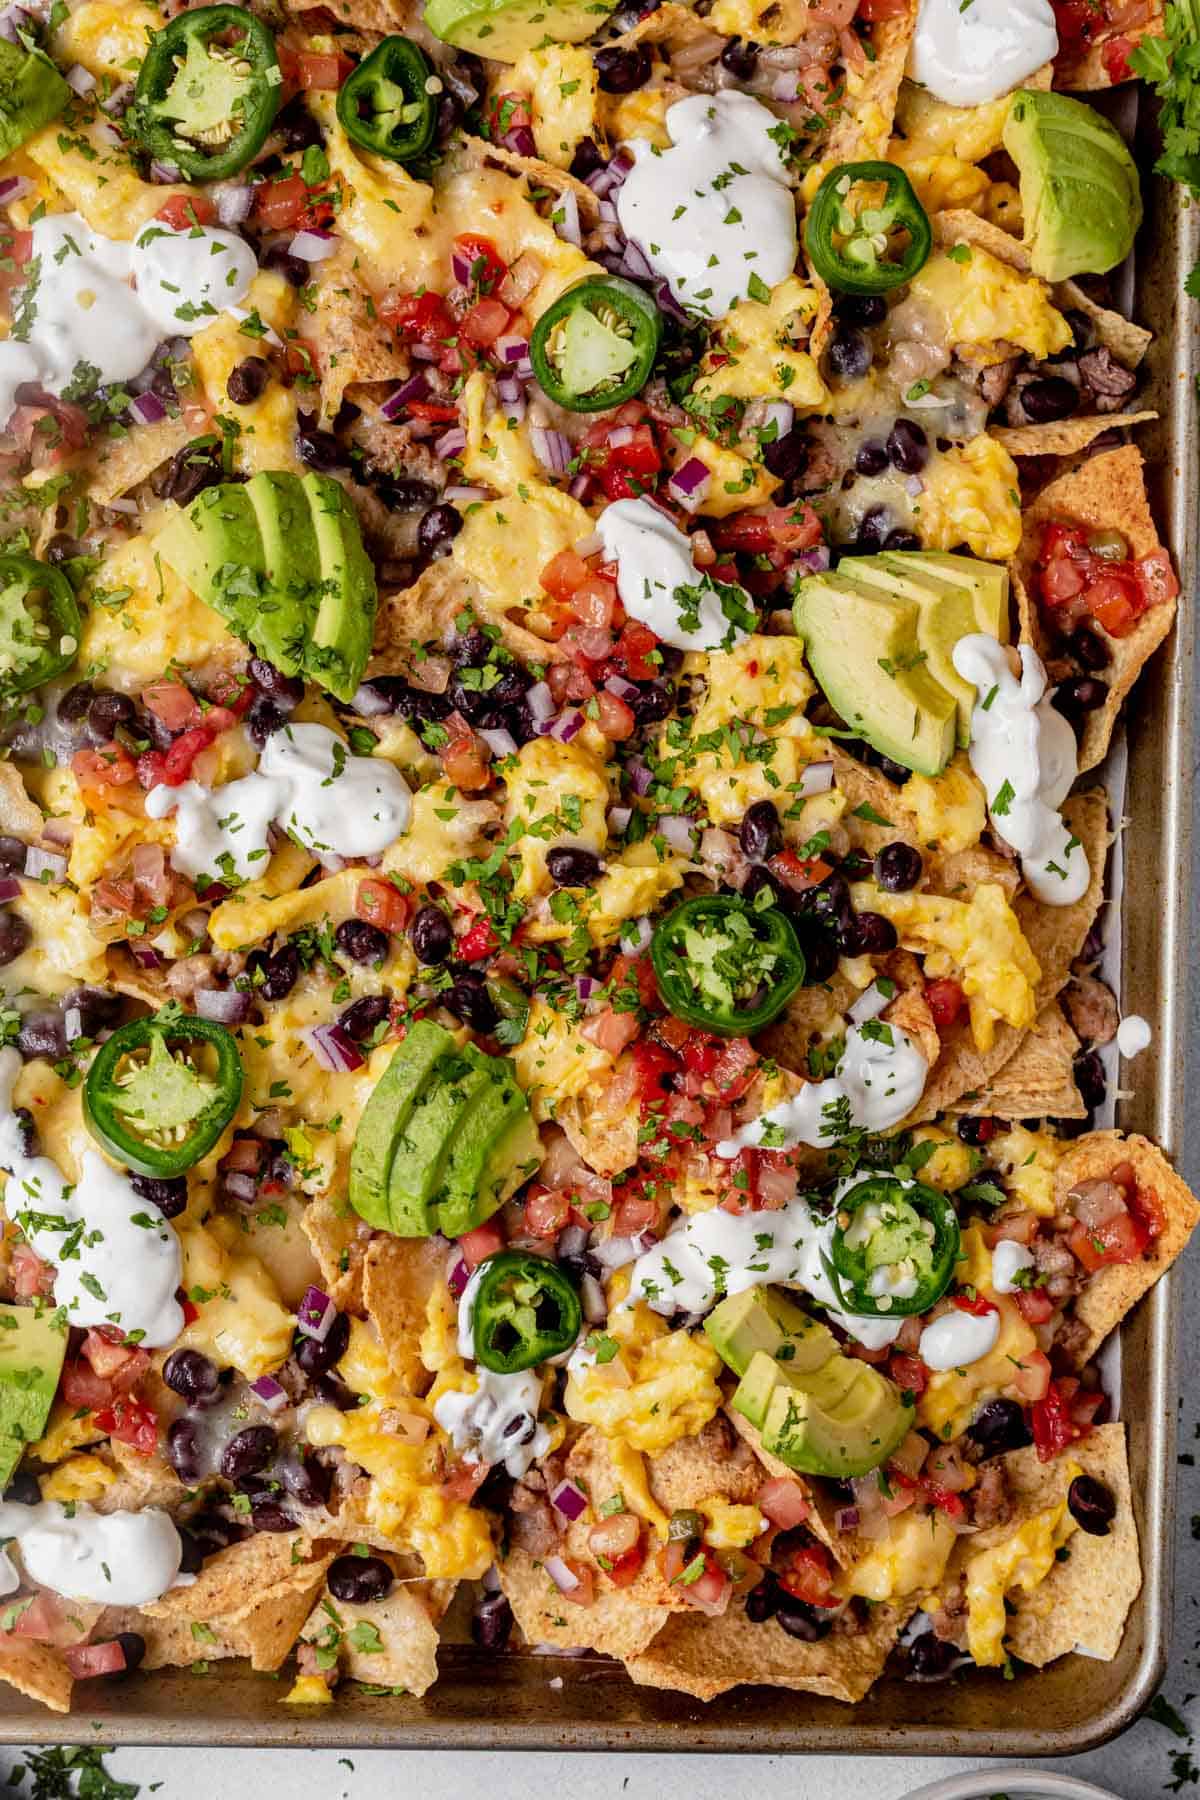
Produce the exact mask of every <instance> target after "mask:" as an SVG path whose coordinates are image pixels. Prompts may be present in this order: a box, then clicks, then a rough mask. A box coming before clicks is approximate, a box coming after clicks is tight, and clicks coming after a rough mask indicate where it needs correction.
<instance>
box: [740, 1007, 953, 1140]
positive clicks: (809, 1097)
mask: <svg viewBox="0 0 1200 1800" xmlns="http://www.w3.org/2000/svg"><path fill="white" fill-rule="evenodd" d="M928 1075H929V1064H928V1063H927V1062H926V1061H925V1058H924V1057H923V1056H922V1055H921V1052H920V1051H919V1050H918V1049H917V1046H916V1045H915V1044H914V1043H913V1041H912V1039H911V1038H910V1037H909V1035H908V1033H907V1032H906V1031H902V1030H901V1029H900V1027H899V1026H898V1025H888V1024H885V1023H880V1022H877V1021H875V1020H868V1021H866V1022H865V1024H863V1025H852V1026H851V1027H850V1029H849V1031H847V1033H846V1048H845V1050H844V1051H843V1052H842V1060H841V1062H840V1063H839V1064H838V1068H837V1073H836V1074H835V1075H832V1076H830V1077H829V1079H828V1080H826V1081H807V1082H805V1084H804V1086H803V1087H802V1088H801V1089H800V1091H799V1093H798V1094H793V1095H792V1097H791V1099H789V1100H783V1101H781V1102H780V1104H779V1105H778V1106H773V1107H771V1108H770V1110H769V1111H768V1112H765V1113H760V1115H759V1117H758V1118H757V1119H752V1120H751V1121H750V1123H749V1124H748V1125H743V1126H742V1128H741V1130H740V1131H736V1132H735V1133H734V1135H733V1136H732V1137H730V1138H722V1139H721V1141H720V1143H719V1144H718V1145H717V1155H718V1156H722V1157H724V1158H726V1160H729V1159H731V1158H733V1157H735V1156H736V1155H737V1153H738V1151H739V1150H745V1149H748V1148H751V1147H752V1146H754V1145H757V1144H764V1145H765V1146H766V1147H767V1149H769V1150H794V1149H796V1147H797V1145H799V1144H808V1145H809V1146H810V1147H811V1148H812V1149H814V1150H819V1149H823V1148H824V1146H825V1145H827V1144H832V1143H833V1142H834V1140H835V1138H836V1137H837V1135H838V1116H837V1115H838V1112H840V1111H841V1103H842V1102H843V1101H848V1102H849V1105H850V1123H851V1125H853V1126H865V1127H866V1129H867V1130H868V1131H887V1130H889V1129H890V1127H891V1126H893V1125H898V1124H899V1123H900V1121H901V1119H903V1118H904V1117H905V1116H906V1115H907V1114H908V1113H910V1112H911V1111H912V1109H913V1107H914V1106H915V1105H916V1104H917V1101H918V1100H919V1099H920V1098H921V1095H922V1094H923V1093H924V1091H925V1082H926V1080H927V1078H928Z"/></svg>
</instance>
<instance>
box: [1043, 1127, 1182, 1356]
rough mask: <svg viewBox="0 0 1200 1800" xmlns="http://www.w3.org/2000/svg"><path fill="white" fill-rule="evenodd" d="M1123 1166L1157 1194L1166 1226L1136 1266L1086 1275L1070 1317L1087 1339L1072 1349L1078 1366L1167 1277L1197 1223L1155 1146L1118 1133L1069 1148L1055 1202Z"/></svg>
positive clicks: (1112, 1266) (1177, 1180)
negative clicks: (1084, 1329)
mask: <svg viewBox="0 0 1200 1800" xmlns="http://www.w3.org/2000/svg"><path fill="white" fill-rule="evenodd" d="M1123 1162H1128V1163H1132V1164H1133V1167H1134V1170H1135V1172H1136V1174H1137V1181H1138V1187H1139V1188H1140V1189H1142V1190H1143V1191H1145V1192H1147V1193H1153V1194H1156V1195H1157V1196H1158V1203H1159V1205H1160V1206H1161V1207H1162V1209H1163V1211H1164V1212H1165V1214H1166V1225H1165V1227H1164V1229H1163V1231H1162V1232H1161V1234H1160V1235H1159V1236H1158V1237H1156V1238H1155V1239H1153V1241H1152V1242H1151V1244H1150V1247H1149V1249H1148V1250H1147V1251H1146V1253H1145V1255H1144V1256H1141V1257H1139V1258H1138V1260H1137V1261H1136V1262H1130V1263H1110V1264H1108V1266H1107V1267H1105V1268H1103V1269H1098V1270H1097V1271H1096V1273H1095V1274H1094V1275H1092V1276H1089V1278H1088V1280H1087V1283H1086V1285H1085V1286H1084V1288H1083V1291H1082V1293H1081V1294H1080V1295H1079V1296H1078V1298H1077V1299H1076V1301H1075V1306H1074V1313H1073V1316H1074V1317H1075V1318H1076V1319H1078V1320H1080V1321H1081V1322H1082V1323H1083V1324H1084V1325H1086V1327H1087V1331H1088V1335H1087V1338H1086V1340H1085V1341H1084V1342H1083V1343H1082V1344H1080V1345H1078V1346H1073V1349H1074V1355H1075V1361H1076V1363H1077V1364H1078V1365H1080V1366H1082V1364H1083V1363H1085V1362H1087V1361H1088V1359H1089V1358H1090V1357H1092V1356H1094V1355H1095V1353H1096V1351H1097V1350H1098V1348H1099V1347H1100V1345H1101V1344H1102V1343H1103V1342H1104V1340H1105V1338H1106V1337H1107V1336H1108V1334H1109V1332H1110V1331H1114V1330H1115V1329H1116V1327H1117V1326H1118V1325H1119V1324H1120V1323H1121V1320H1122V1319H1123V1318H1124V1317H1125V1315H1126V1313H1127V1312H1129V1311H1131V1309H1132V1308H1133V1307H1135V1306H1136V1305H1137V1303H1138V1301H1139V1300H1140V1299H1141V1297H1142V1295H1143V1294H1145V1293H1147V1292H1148V1291H1149V1289H1150V1288H1152V1287H1153V1286H1154V1284H1155V1282H1156V1281H1157V1280H1158V1279H1159V1277H1160V1276H1161V1275H1165V1274H1166V1272H1167V1270H1168V1269H1169V1268H1170V1266H1171V1264H1172V1263H1173V1262H1174V1261H1175V1258H1176V1257H1177V1256H1178V1255H1179V1253H1180V1251H1181V1250H1183V1248H1184V1246H1185V1245H1186V1244H1187V1241H1188V1239H1189V1238H1190V1237H1191V1235H1192V1232H1193V1231H1194V1230H1195V1228H1196V1223H1197V1221H1198V1220H1200V1203H1198V1202H1197V1200H1196V1197H1195V1195H1194V1194H1193V1193H1192V1190H1191V1189H1190V1188H1189V1187H1188V1185H1187V1183H1186V1182H1185V1181H1183V1180H1182V1179H1181V1178H1180V1177H1179V1176H1178V1175H1177V1174H1176V1173H1175V1171H1174V1169H1173V1168H1172V1167H1171V1165H1170V1163H1169V1162H1168V1161H1167V1159H1166V1157H1165V1156H1164V1155H1163V1153H1162V1151H1161V1150H1160V1149H1158V1147H1157V1145H1155V1144H1152V1143H1151V1142H1150V1141H1149V1139H1148V1138H1144V1137H1137V1136H1134V1137H1125V1136H1123V1135H1122V1133H1121V1132H1119V1131H1091V1132H1089V1133H1088V1134H1087V1136H1086V1137H1081V1138H1079V1139H1078V1140H1077V1142H1076V1143H1074V1144H1073V1145H1072V1146H1071V1148H1070V1150H1068V1152H1067V1154H1066V1155H1065V1156H1064V1157H1063V1159H1062V1161H1061V1162H1060V1163H1059V1165H1058V1168H1057V1169H1056V1171H1055V1175H1054V1196H1055V1199H1056V1201H1057V1202H1058V1204H1059V1205H1060V1206H1061V1205H1063V1204H1064V1203H1065V1201H1066V1197H1067V1195H1068V1194H1069V1193H1070V1191H1071V1189H1072V1188H1073V1187H1075V1186H1077V1185H1078V1183H1079V1182H1081V1181H1091V1180H1094V1179H1096V1178H1099V1177H1102V1176H1105V1175H1107V1174H1108V1172H1109V1170H1110V1169H1114V1168H1115V1167H1116V1166H1117V1164H1118V1163H1123Z"/></svg>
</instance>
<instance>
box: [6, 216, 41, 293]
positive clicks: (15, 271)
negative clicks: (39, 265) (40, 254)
mask: <svg viewBox="0 0 1200 1800" xmlns="http://www.w3.org/2000/svg"><path fill="white" fill-rule="evenodd" d="M32 255H33V233H32V231H8V230H6V229H2V228H0V261H3V262H4V263H6V264H11V265H12V266H11V267H9V268H3V269H0V297H3V296H7V294H8V293H9V292H10V290H11V289H13V288H15V287H19V286H20V284H21V282H22V281H24V279H25V265H26V263H27V262H28V261H29V259H30V257H31V256H32Z"/></svg>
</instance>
